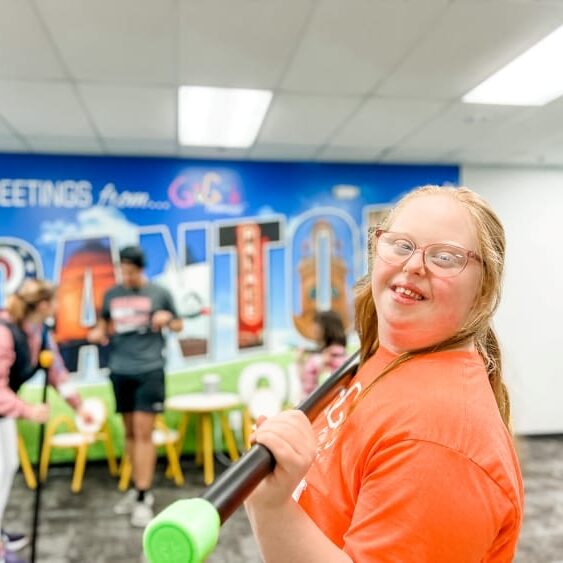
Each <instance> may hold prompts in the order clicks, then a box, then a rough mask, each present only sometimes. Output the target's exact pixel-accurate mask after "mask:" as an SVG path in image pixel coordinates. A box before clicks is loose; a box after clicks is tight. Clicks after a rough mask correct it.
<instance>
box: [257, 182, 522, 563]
mask: <svg viewBox="0 0 563 563" xmlns="http://www.w3.org/2000/svg"><path fill="white" fill-rule="evenodd" d="M374 246H375V256H374V262H373V271H372V274H371V276H370V277H369V279H365V280H363V281H362V282H361V283H360V284H359V286H358V292H357V299H356V325H357V330H358V333H359V336H360V340H361V365H360V369H359V371H358V373H357V374H356V376H355V377H354V378H353V380H352V382H351V384H350V385H349V387H348V388H347V391H346V392H345V393H344V394H342V395H341V396H340V397H339V398H338V400H337V401H335V402H334V403H333V404H332V406H329V408H327V409H326V410H325V411H324V412H323V413H322V414H321V415H320V416H319V417H318V418H317V419H316V420H315V421H314V423H313V425H311V424H310V423H309V421H308V420H307V419H306V417H305V416H304V415H303V414H302V413H301V412H299V411H286V412H284V413H282V414H281V415H278V416H277V417H273V418H272V419H270V420H266V421H263V422H262V424H260V425H259V427H258V429H257V431H256V441H258V442H259V443H261V444H264V445H265V446H266V447H268V448H269V449H270V450H271V451H272V452H273V454H274V456H275V458H276V460H277V465H276V468H275V470H274V472H273V473H272V475H271V476H269V477H268V478H267V479H266V480H265V481H264V482H263V483H261V485H260V486H259V487H258V488H257V489H256V490H255V492H254V493H253V494H252V495H251V496H250V497H249V499H248V500H247V503H246V508H247V511H248V514H249V517H250V520H251V523H252V526H253V529H254V532H255V535H256V538H257V541H258V543H259V546H260V549H261V552H262V555H263V558H264V560H265V561H266V562H267V563H272V562H277V561H280V562H281V561H295V562H300V561H302V562H307V563H314V562H316V561H318V562H323V563H324V562H335V563H336V562H350V561H356V562H361V563H365V562H371V561H401V562H403V563H404V562H416V563H421V562H432V563H436V562H444V563H446V562H447V563H457V562H482V561H487V562H491V561H495V562H505V561H512V559H513V557H514V553H515V549H516V544H517V539H518V534H519V530H520V526H521V522H522V510H523V509H522V505H523V487H522V479H521V474H520V469H519V465H518V460H517V457H516V454H515V450H514V446H513V440H512V436H511V432H510V407H509V400H508V394H507V391H506V388H505V386H504V383H503V381H502V369H501V359H500V352H499V346H498V342H497V339H496V337H495V335H494V332H493V330H492V328H491V319H492V316H493V314H494V312H495V310H496V307H497V305H498V302H499V298H500V293H501V277H502V270H503V264H504V248H505V239H504V231H503V228H502V225H501V223H500V221H499V219H498V218H497V216H496V215H495V214H494V212H493V211H492V210H491V209H490V208H489V206H488V205H487V204H486V203H485V202H484V201H483V200H482V199H481V198H480V197H479V196H478V195H477V194H475V193H474V192H472V191H470V190H468V189H466V188H459V189H453V188H438V187H424V188H420V189H418V190H416V191H414V192H412V193H410V194H408V195H407V196H406V197H404V198H403V199H402V200H401V201H400V202H399V203H398V205H397V206H396V207H395V208H394V210H393V211H392V212H391V214H390V216H389V217H388V219H387V220H386V222H385V224H384V225H383V226H382V228H381V229H378V230H377V231H376V232H375V241H374Z"/></svg>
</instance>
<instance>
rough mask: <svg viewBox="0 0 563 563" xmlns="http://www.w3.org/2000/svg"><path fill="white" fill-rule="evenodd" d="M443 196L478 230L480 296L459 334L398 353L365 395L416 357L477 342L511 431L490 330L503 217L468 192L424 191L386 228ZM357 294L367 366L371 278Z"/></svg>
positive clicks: (374, 329)
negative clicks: (425, 200)
mask: <svg viewBox="0 0 563 563" xmlns="http://www.w3.org/2000/svg"><path fill="white" fill-rule="evenodd" d="M444 193H445V194H448V195H450V196H451V197H453V198H454V199H456V200H457V201H459V202H460V203H461V204H462V205H463V206H464V207H465V208H466V209H467V210H468V211H469V213H470V214H471V216H472V217H473V221H474V224H475V227H476V232H477V249H476V250H477V253H478V254H479V256H481V258H482V268H481V278H480V289H479V291H478V292H477V296H476V298H475V303H474V304H473V306H472V308H471V311H470V313H469V315H468V318H467V319H466V321H465V323H464V325H463V326H462V327H461V328H460V329H459V331H458V332H457V333H455V334H453V335H452V336H450V337H449V338H447V339H446V340H444V341H442V342H439V343H438V344H434V345H432V346H429V347H426V348H422V349H418V350H413V351H409V352H404V353H402V354H400V355H399V356H397V357H396V358H395V359H394V360H393V361H392V362H391V363H390V364H389V365H388V366H386V368H385V369H384V370H383V372H382V373H381V374H380V375H379V377H378V378H377V379H376V380H375V381H374V382H372V383H371V384H370V385H369V386H368V387H366V389H365V390H364V393H367V392H368V391H369V390H370V389H371V387H372V386H373V385H374V384H375V383H376V382H377V381H378V380H379V379H380V378H381V377H383V376H384V375H386V374H387V373H389V372H390V371H391V370H393V369H394V368H396V367H397V366H399V365H400V364H402V363H404V362H406V361H408V360H410V359H411V358H414V357H415V356H419V355H421V354H427V353H429V352H437V351H440V350H448V349H452V348H455V347H457V346H459V345H460V344H463V343H466V342H468V341H473V342H474V343H475V346H476V348H477V351H478V352H479V354H480V355H481V356H482V358H483V360H484V363H485V367H486V370H487V374H488V378H489V383H490V385H491V388H492V390H493V394H494V396H495V399H496V402H497V405H498V408H499V411H500V415H501V417H502V420H503V421H504V423H505V425H506V427H507V428H508V429H510V428H511V424H510V400H509V397H508V390H507V388H506V385H505V384H504V381H503V378H502V360H501V351H500V346H499V342H498V339H497V337H496V334H495V332H494V330H493V328H492V317H493V314H494V312H495V311H496V309H497V307H498V304H499V302H500V298H501V290H502V275H503V268H504V257H505V245H506V241H505V235H504V228H503V226H502V224H501V222H500V220H499V218H498V217H497V215H496V214H495V212H494V211H493V210H492V209H491V207H490V206H489V204H488V203H487V202H486V201H485V200H484V199H483V198H481V196H479V195H478V194H476V193H475V192H473V191H472V190H470V189H468V188H465V187H461V188H445V187H439V186H423V187H420V188H417V189H415V190H413V191H412V192H409V193H408V194H407V195H406V196H404V197H403V198H402V199H401V200H400V201H399V202H398V203H397V205H396V206H395V207H394V208H393V209H392V210H391V212H390V213H389V215H388V216H387V217H386V218H385V220H384V223H383V225H382V227H383V228H387V227H389V225H390V224H391V223H392V222H393V219H394V217H395V216H396V214H397V213H398V211H400V210H401V209H402V208H403V207H404V206H405V205H406V204H407V203H409V202H410V201H412V200H413V199H415V198H419V197H424V196H429V195H436V194H444ZM372 243H373V250H374V249H375V245H376V244H377V241H375V240H372ZM373 250H372V251H373ZM355 291H356V294H355V309H356V330H357V332H358V335H359V336H360V342H361V345H360V358H361V363H362V364H363V363H364V362H365V361H366V360H367V359H368V358H369V357H370V356H372V355H373V354H374V353H375V351H376V350H377V349H378V347H379V331H378V319H377V311H376V309H375V303H374V301H373V296H372V292H371V279H370V276H369V275H368V276H366V277H364V278H363V279H361V280H360V281H359V282H358V283H357V284H356V289H355Z"/></svg>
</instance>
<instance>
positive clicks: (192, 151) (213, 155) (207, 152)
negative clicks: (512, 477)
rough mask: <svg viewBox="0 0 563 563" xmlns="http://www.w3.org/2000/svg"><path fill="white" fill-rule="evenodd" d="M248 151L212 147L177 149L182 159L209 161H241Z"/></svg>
mask: <svg viewBox="0 0 563 563" xmlns="http://www.w3.org/2000/svg"><path fill="white" fill-rule="evenodd" d="M247 153H248V149H227V148H213V147H183V146H180V147H178V155H179V156H180V157H182V158H194V159H199V158H203V159H211V160H243V159H244V158H245V156H246V154H247Z"/></svg>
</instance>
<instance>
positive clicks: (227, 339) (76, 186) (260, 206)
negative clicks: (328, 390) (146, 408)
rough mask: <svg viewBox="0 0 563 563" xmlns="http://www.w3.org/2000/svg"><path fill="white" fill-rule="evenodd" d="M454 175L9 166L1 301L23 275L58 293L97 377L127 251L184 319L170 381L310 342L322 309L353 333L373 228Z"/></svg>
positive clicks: (5, 158) (172, 351) (0, 232)
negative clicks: (96, 337) (102, 311)
mask: <svg viewBox="0 0 563 563" xmlns="http://www.w3.org/2000/svg"><path fill="white" fill-rule="evenodd" d="M458 176H459V169H458V167H455V166H407V165H345V164H313V163H262V162H261V163H258V162H232V161H220V162H213V161H191V160H189V161H188V160H180V159H163V158H118V157H75V156H36V155H19V154H10V155H8V154H5V155H0V301H3V300H4V299H5V297H6V295H8V294H9V293H10V292H11V291H14V290H15V289H16V288H17V287H18V285H19V284H20V283H21V281H22V280H23V278H24V277H26V276H43V277H45V278H48V279H50V280H53V281H54V282H55V283H57V284H58V285H59V286H60V289H61V291H60V301H61V304H62V307H59V310H60V313H59V314H58V316H57V319H56V321H57V324H56V335H57V338H58V340H59V343H60V346H61V349H62V350H63V352H64V353H65V360H66V361H67V363H68V365H69V368H70V369H71V370H73V371H79V372H80V374H81V377H83V378H84V379H89V378H92V377H95V376H96V374H97V373H99V372H98V367H102V368H103V366H104V362H105V358H104V354H103V350H102V351H101V352H102V353H101V354H100V350H98V349H96V348H92V347H89V346H87V342H86V340H85V335H86V333H87V330H88V327H91V326H92V325H93V324H94V323H95V322H96V318H97V314H98V311H99V305H100V303H101V298H102V296H103V292H104V291H105V289H107V287H109V286H110V285H111V284H113V283H115V282H116V281H119V268H118V264H117V256H118V251H119V248H120V247H123V246H124V245H127V244H141V246H142V247H143V248H144V250H145V252H146V254H147V257H148V267H147V275H148V277H149V278H151V279H152V280H154V281H156V282H157V283H161V284H163V285H165V286H166V287H168V288H169V289H170V291H171V292H172V293H173V295H174V298H175V300H176V303H177V306H178V310H179V312H180V315H181V316H182V317H183V318H184V330H183V331H182V333H181V334H180V335H179V338H176V337H174V338H172V337H170V338H169V346H168V369H169V371H175V370H181V369H182V368H183V367H186V366H192V365H194V362H195V363H198V362H199V363H204V362H207V363H213V362H217V361H222V360H226V359H230V358H233V357H235V356H237V355H238V354H241V353H242V354H248V353H252V352H253V351H259V350H261V351H264V349H266V350H273V349H281V348H283V347H284V346H285V347H287V346H291V345H303V344H304V343H307V341H308V340H310V338H311V336H312V332H311V323H312V314H313V313H314V310H315V309H328V308H333V309H336V310H338V311H339V312H340V313H341V314H342V315H343V317H344V318H345V320H346V323H347V325H348V326H349V327H351V326H352V285H353V283H354V281H355V280H357V279H358V278H359V277H360V276H361V275H363V274H364V273H365V271H366V264H367V260H366V250H365V249H366V233H367V228H368V226H369V225H370V224H375V223H377V221H378V220H379V219H380V218H381V216H382V214H383V213H384V211H385V208H386V207H387V206H388V205H389V203H391V202H393V201H394V200H396V199H397V198H398V196H399V195H400V194H402V193H404V192H406V191H408V190H409V189H411V188H413V187H415V186H418V185H422V184H427V183H432V184H439V185H442V184H454V185H455V184H457V182H458ZM61 310H62V311H61ZM92 366H93V367H92Z"/></svg>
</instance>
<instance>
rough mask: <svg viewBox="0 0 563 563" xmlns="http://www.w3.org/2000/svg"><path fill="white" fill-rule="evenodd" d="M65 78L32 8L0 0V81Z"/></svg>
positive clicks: (17, 1) (25, 4) (46, 35)
mask: <svg viewBox="0 0 563 563" xmlns="http://www.w3.org/2000/svg"><path fill="white" fill-rule="evenodd" d="M64 77H65V73H64V69H63V67H62V65H61V64H60V61H59V59H58V57H57V53H56V52H55V50H54V49H53V45H52V43H51V42H50V38H49V35H48V33H47V32H46V31H45V29H44V27H43V26H42V24H41V21H40V20H39V19H38V18H37V16H36V14H35V12H34V10H33V9H32V4H31V3H30V2H22V0H0V79H9V80H20V79H32V80H40V79H42V78H49V79H61V78H64Z"/></svg>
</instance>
